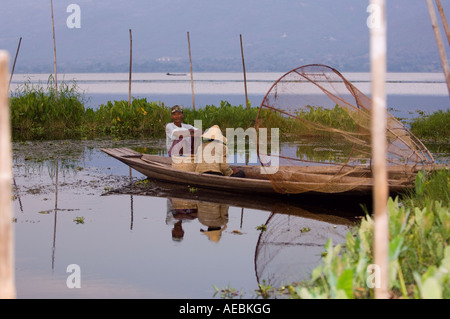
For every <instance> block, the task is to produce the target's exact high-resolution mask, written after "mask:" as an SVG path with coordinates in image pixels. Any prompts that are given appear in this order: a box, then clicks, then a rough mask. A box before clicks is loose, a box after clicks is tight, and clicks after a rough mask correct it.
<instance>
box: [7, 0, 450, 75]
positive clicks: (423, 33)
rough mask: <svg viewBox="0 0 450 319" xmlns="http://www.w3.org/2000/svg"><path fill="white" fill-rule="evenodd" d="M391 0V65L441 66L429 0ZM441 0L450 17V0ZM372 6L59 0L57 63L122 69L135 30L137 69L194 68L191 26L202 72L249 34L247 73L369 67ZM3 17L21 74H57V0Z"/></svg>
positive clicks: (351, 1) (229, 57)
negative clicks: (309, 65) (310, 65)
mask: <svg viewBox="0 0 450 319" xmlns="http://www.w3.org/2000/svg"><path fill="white" fill-rule="evenodd" d="M386 2H387V3H388V6H387V13H388V53H389V56H388V58H389V60H388V65H389V68H390V69H391V70H410V71H430V70H431V71H433V70H434V71H439V70H440V68H441V65H440V60H439V55H438V51H437V46H436V42H435V38H434V34H433V32H432V28H431V22H430V17H429V14H428V10H427V6H426V1H425V0H387V1H386ZM442 3H443V5H444V9H445V12H446V13H447V16H448V17H449V18H450V1H448V0H443V1H442ZM71 4H74V5H76V6H70V5H71ZM368 5H369V1H368V0H367V1H365V0H303V1H296V0H277V1H274V0H271V1H269V0H131V1H119V0H108V1H107V0H68V1H66V0H54V1H53V12H54V17H55V30H56V45H57V62H58V66H59V68H61V70H62V71H63V72H64V71H65V72H71V71H80V70H81V71H89V70H92V71H99V70H110V71H124V70H126V68H127V65H128V61H129V29H132V33H133V63H134V65H135V70H136V71H139V70H141V71H146V72H151V71H152V70H157V71H160V70H162V69H164V67H166V68H167V70H168V71H172V70H173V71H177V70H181V69H182V70H186V69H188V68H189V64H188V45H187V32H189V33H190V40H191V50H192V59H193V63H194V66H195V68H196V69H197V70H202V71H205V70H208V69H211V70H213V71H216V70H218V71H220V70H239V69H240V68H241V67H242V65H241V60H240V58H241V56H240V54H241V52H240V43H239V35H240V34H242V36H243V42H244V52H245V57H246V63H247V65H248V70H249V71H272V70H277V71H287V70H288V69H292V68H295V67H298V66H300V65H302V64H307V63H324V64H330V65H331V66H334V67H337V68H341V69H344V70H352V71H354V70H361V71H367V70H368V67H369V28H368V26H367V19H368V18H369V15H370V13H368V12H367V7H368ZM78 9H79V10H78ZM0 21H1V22H0V23H1V27H0V49H6V50H8V51H9V52H10V55H11V60H12V59H13V58H14V55H15V52H16V49H17V44H18V41H19V38H20V37H22V45H21V48H20V53H19V58H18V61H17V65H16V72H33V71H35V72H43V73H45V72H52V69H53V42H52V24H51V10H50V0H2V8H1V11H0ZM78 23H79V24H78ZM443 35H444V34H443ZM446 47H447V48H448V45H447V46H446ZM447 51H448V50H447ZM448 54H449V53H448Z"/></svg>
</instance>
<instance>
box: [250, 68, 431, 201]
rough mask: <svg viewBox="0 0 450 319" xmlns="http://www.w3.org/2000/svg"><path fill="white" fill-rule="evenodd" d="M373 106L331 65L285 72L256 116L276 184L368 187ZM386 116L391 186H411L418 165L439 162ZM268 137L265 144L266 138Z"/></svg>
mask: <svg viewBox="0 0 450 319" xmlns="http://www.w3.org/2000/svg"><path fill="white" fill-rule="evenodd" d="M370 110H371V99H370V98H369V97H367V96H366V95H364V94H363V93H362V92H361V91H359V90H358V89H357V88H356V87H355V86H354V85H353V84H351V83H350V82H349V81H347V80H346V79H345V78H344V77H343V76H342V75H341V74H340V73H339V72H338V71H337V70H335V69H333V68H331V67H328V66H325V65H318V64H314V65H306V66H302V67H299V68H296V69H293V70H291V71H290V72H288V73H286V74H285V75H283V76H282V77H281V78H279V79H278V80H277V81H276V82H275V83H274V84H273V85H272V87H271V88H270V90H269V91H268V92H267V94H266V96H265V97H264V99H263V101H262V103H261V106H260V109H259V112H258V115H257V118H256V128H257V131H258V132H259V133H258V134H259V136H258V137H259V143H258V149H257V153H258V158H259V160H260V162H261V165H262V169H267V172H266V176H267V177H268V178H269V179H270V180H271V182H272V186H273V188H274V189H275V190H276V191H277V192H280V193H303V192H309V191H313V192H321V193H339V192H347V191H352V190H354V191H359V190H363V191H367V190H368V189H370V188H371V186H372V183H373V180H372V161H371V153H372V147H371V137H370V131H371V128H370V122H371V111H370ZM386 123H387V132H386V135H387V145H388V147H387V158H386V161H387V165H388V183H389V187H390V189H391V190H392V191H395V190H400V189H404V187H411V186H412V185H413V184H414V179H415V174H416V173H417V171H419V170H421V169H425V170H430V169H432V168H433V165H434V160H433V157H432V155H431V154H430V152H429V151H428V150H427V148H426V147H425V146H424V145H423V144H422V142H421V141H420V140H419V139H418V138H416V137H415V136H414V135H413V134H412V133H411V132H410V131H409V130H408V129H407V128H406V127H405V126H404V125H403V124H402V123H401V122H400V121H399V120H397V119H396V118H395V117H394V116H392V115H391V114H389V113H387V118H386ZM261 128H266V131H265V133H264V135H262V133H261ZM274 128H278V131H276V130H275V131H274ZM263 132H264V130H263ZM277 132H278V135H276V134H277ZM274 136H275V137H276V138H277V139H279V140H278V142H279V145H282V147H277V143H274V142H273V139H274ZM266 137H267V144H264V143H263V144H261V140H264V139H266ZM261 145H262V146H261ZM269 169H270V170H269Z"/></svg>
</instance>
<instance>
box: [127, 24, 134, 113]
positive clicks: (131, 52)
mask: <svg viewBox="0 0 450 319" xmlns="http://www.w3.org/2000/svg"><path fill="white" fill-rule="evenodd" d="M132 57H133V38H132V35H131V29H130V74H129V78H128V106H130V105H131V65H132V61H133V58H132Z"/></svg>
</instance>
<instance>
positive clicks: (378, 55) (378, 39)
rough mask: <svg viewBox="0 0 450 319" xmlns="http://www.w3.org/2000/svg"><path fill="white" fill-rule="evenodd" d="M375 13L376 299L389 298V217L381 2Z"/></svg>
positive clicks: (376, 1)
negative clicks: (377, 277) (377, 278)
mask: <svg viewBox="0 0 450 319" xmlns="http://www.w3.org/2000/svg"><path fill="white" fill-rule="evenodd" d="M370 3H371V5H372V6H373V8H375V10H378V12H377V13H378V14H377V15H376V17H377V20H378V21H376V24H375V25H374V26H372V27H371V28H370V60H371V73H372V119H371V131H372V134H371V139H372V163H373V164H372V167H373V179H374V187H373V194H372V196H373V203H374V204H373V205H374V208H373V209H374V216H375V217H374V221H375V225H374V242H373V249H374V262H375V265H377V266H378V267H379V270H380V272H379V273H378V274H377V275H378V276H380V278H379V281H378V283H379V286H375V298H377V299H386V298H389V214H388V210H387V200H388V193H389V189H388V183H387V168H386V153H387V143H386V88H385V79H386V9H385V1H384V0H371V1H370Z"/></svg>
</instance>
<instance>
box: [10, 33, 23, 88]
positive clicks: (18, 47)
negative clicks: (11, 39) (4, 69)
mask: <svg viewBox="0 0 450 319" xmlns="http://www.w3.org/2000/svg"><path fill="white" fill-rule="evenodd" d="M21 42H22V37H20V39H19V44H18V45H17V51H16V56H15V57H14V63H13V67H12V70H11V75H10V76H9V84H8V92H9V87H10V86H11V81H12V77H13V74H14V68H15V67H16V61H17V56H18V55H19V49H20V43H21Z"/></svg>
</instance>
